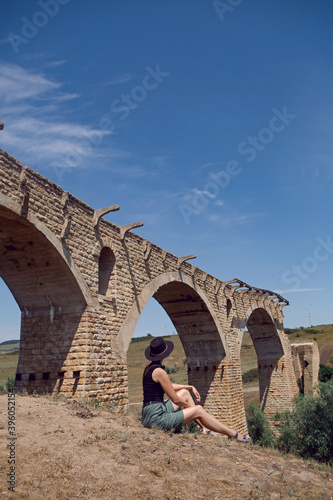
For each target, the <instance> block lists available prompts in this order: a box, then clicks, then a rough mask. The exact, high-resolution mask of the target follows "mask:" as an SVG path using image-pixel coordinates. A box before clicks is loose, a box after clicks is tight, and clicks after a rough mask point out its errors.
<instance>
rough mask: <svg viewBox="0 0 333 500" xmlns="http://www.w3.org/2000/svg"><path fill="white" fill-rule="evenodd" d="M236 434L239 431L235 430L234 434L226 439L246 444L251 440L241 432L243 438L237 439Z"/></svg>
mask: <svg viewBox="0 0 333 500" xmlns="http://www.w3.org/2000/svg"><path fill="white" fill-rule="evenodd" d="M238 434H239V432H238V431H236V434H235V435H234V436H231V437H229V438H228V439H230V440H233V439H234V440H236V441H238V442H239V443H245V444H247V443H249V442H250V441H251V438H250V437H247V436H246V435H245V434H243V439H242V440H241V441H240V440H239V439H238Z"/></svg>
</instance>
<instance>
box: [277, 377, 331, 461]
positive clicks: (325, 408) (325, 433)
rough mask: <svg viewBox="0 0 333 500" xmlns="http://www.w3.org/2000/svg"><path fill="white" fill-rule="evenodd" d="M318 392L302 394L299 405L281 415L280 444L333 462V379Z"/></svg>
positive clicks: (298, 399)
mask: <svg viewBox="0 0 333 500" xmlns="http://www.w3.org/2000/svg"><path fill="white" fill-rule="evenodd" d="M319 390H320V392H319V394H318V395H316V396H301V395H300V396H298V397H297V398H296V400H295V409H294V411H292V412H286V413H284V414H283V415H281V416H280V432H279V436H278V438H277V440H276V446H277V447H278V448H279V449H280V450H281V451H286V452H289V451H291V452H295V453H298V454H299V455H301V456H302V457H304V458H314V459H315V460H318V461H319V462H326V463H328V464H333V379H331V380H330V381H329V382H326V383H320V384H319Z"/></svg>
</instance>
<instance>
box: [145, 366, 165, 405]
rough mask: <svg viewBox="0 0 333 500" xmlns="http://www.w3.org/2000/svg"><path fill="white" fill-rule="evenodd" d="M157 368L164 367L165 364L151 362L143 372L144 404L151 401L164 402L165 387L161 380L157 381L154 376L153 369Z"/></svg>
mask: <svg viewBox="0 0 333 500" xmlns="http://www.w3.org/2000/svg"><path fill="white" fill-rule="evenodd" d="M156 368H164V366H161V365H160V364H158V365H156V364H155V365H154V364H150V365H148V366H146V368H145V370H144V372H143V377H142V385H143V404H145V403H149V401H154V402H155V403H157V402H161V403H163V395H164V391H163V387H162V386H161V384H160V383H159V382H155V381H154V380H153V378H152V374H153V371H154V370H156Z"/></svg>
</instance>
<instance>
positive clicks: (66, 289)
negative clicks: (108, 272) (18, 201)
mask: <svg viewBox="0 0 333 500" xmlns="http://www.w3.org/2000/svg"><path fill="white" fill-rule="evenodd" d="M3 198H5V197H3ZM12 205H13V206H14V205H15V204H14V203H12ZM15 208H16V207H15V206H14V209H15ZM0 277H1V278H2V279H3V281H4V283H5V284H6V285H7V287H8V289H9V290H10V291H11V293H12V295H13V297H14V299H15V301H16V303H17V305H18V306H19V309H20V311H21V335H20V343H21V345H20V355H19V360H18V366H17V373H16V388H17V389H22V388H24V389H26V390H27V391H28V392H33V391H34V390H37V391H39V392H40V391H42V392H46V391H49V392H51V391H52V390H53V389H54V387H55V386H56V384H57V383H58V382H59V381H58V378H59V376H58V375H59V373H64V369H63V366H64V363H65V360H66V358H67V355H68V352H69V349H70V347H71V344H72V340H73V338H74V336H75V334H76V331H77V328H78V325H79V323H80V319H81V316H82V313H83V311H84V310H85V307H86V304H87V302H86V301H87V295H86V294H85V291H86V290H87V287H86V285H85V283H84V280H83V279H82V277H81V276H80V275H79V273H78V271H77V270H76V268H75V266H74V264H73V262H72V261H71V258H70V256H69V255H68V254H66V252H65V250H64V249H63V247H62V245H61V243H60V242H59V240H58V239H57V238H56V237H55V236H54V235H53V234H52V233H51V231H50V230H48V229H47V228H46V227H45V226H44V225H43V224H42V223H41V222H40V221H38V220H37V219H36V217H34V216H33V215H31V216H30V215H27V217H26V218H25V217H21V216H20V215H19V214H18V213H16V212H15V211H13V210H10V209H9V208H7V207H6V206H1V207H0ZM80 280H81V281H80ZM79 281H80V282H79ZM69 373H70V375H69ZM46 374H48V375H46ZM72 375H73V372H72V370H70V369H68V373H67V375H66V378H67V376H70V377H71V378H72ZM62 383H63V382H62ZM62 383H61V384H59V387H61V385H62Z"/></svg>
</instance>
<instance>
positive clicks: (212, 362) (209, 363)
mask: <svg viewBox="0 0 333 500" xmlns="http://www.w3.org/2000/svg"><path fill="white" fill-rule="evenodd" d="M152 297H153V298H154V299H155V300H157V302H158V303H159V304H160V305H161V306H162V307H163V308H164V310H165V311H166V313H167V314H168V316H169V318H170V319H171V321H172V323H173V324H174V326H175V329H176V331H177V333H178V335H179V338H180V340H181V342H182V345H183V348H184V351H185V355H186V357H187V365H188V377H189V383H190V384H191V385H195V386H196V388H197V389H198V390H199V392H200V393H201V397H202V403H206V407H207V408H209V406H212V408H213V412H214V410H215V409H214V402H213V399H214V398H212V397H210V393H211V392H214V391H215V393H216V391H219V390H220V389H219V386H221V381H222V375H223V368H224V367H223V363H224V360H225V359H226V358H229V349H228V346H227V343H226V340H225V337H224V334H223V332H222V330H221V327H220V324H219V321H218V319H217V317H216V315H215V312H214V310H213V308H212V307H211V305H210V303H209V300H208V299H207V297H206V296H205V294H204V293H203V292H202V290H200V289H198V288H197V287H195V285H194V283H193V280H192V279H191V278H189V277H188V276H186V275H184V274H182V273H181V272H169V273H163V274H162V275H160V276H158V277H157V278H155V279H153V280H152V281H151V282H150V283H149V284H148V285H146V287H145V288H144V289H143V291H142V292H141V293H140V295H139V296H137V297H136V300H135V302H134V303H133V304H132V306H131V308H130V310H129V312H128V313H127V315H126V318H125V319H124V322H123V325H122V327H121V330H120V332H119V342H120V345H122V348H123V352H124V353H126V352H127V350H128V346H129V343H130V341H131V338H132V335H133V332H134V329H135V326H136V324H137V322H138V320H139V317H140V315H141V313H142V311H143V309H144V307H145V306H146V304H147V303H148V301H149V300H150V299H151V298H152ZM212 386H213V387H212ZM207 405H208V406H207ZM215 411H216V410H215Z"/></svg>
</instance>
